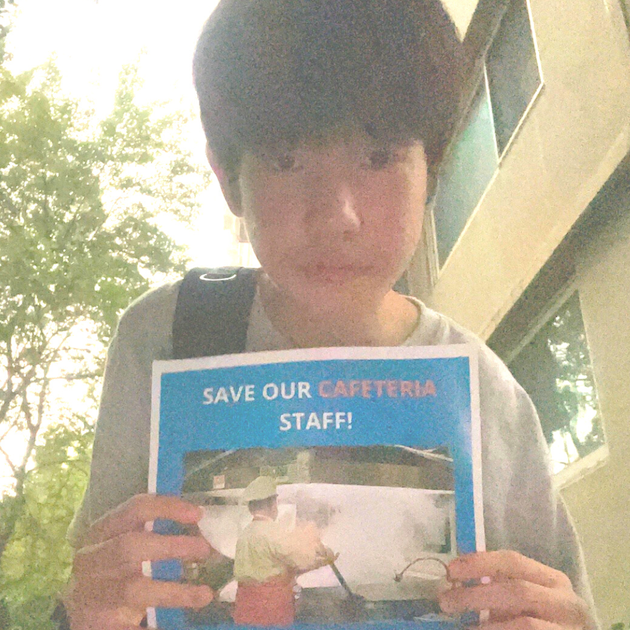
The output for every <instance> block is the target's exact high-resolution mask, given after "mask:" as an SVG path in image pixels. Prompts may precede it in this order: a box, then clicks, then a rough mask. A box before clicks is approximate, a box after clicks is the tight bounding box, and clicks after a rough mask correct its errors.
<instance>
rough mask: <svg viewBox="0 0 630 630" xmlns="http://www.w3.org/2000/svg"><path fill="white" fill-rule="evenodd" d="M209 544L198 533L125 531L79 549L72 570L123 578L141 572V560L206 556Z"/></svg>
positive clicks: (89, 574)
mask: <svg viewBox="0 0 630 630" xmlns="http://www.w3.org/2000/svg"><path fill="white" fill-rule="evenodd" d="M211 553H212V548H211V547H210V545H209V544H208V543H207V542H206V540H205V539H204V538H201V537H200V536H162V535H160V534H154V533H152V532H145V531H141V532H127V533H126V534H121V535H120V536H117V537H116V538H111V539H109V540H106V541H105V542H102V543H99V544H97V545H91V546H89V547H84V548H83V549H81V550H79V551H78V552H77V553H76V555H75V558H74V569H73V572H74V574H75V575H78V576H89V577H90V578H94V577H96V576H97V575H98V576H101V577H111V578H115V577H118V578H124V577H126V576H134V575H141V574H142V563H143V562H145V561H151V562H155V561H157V560H167V559H176V560H189V561H201V560H205V559H206V558H208V557H209V556H210V554H211Z"/></svg>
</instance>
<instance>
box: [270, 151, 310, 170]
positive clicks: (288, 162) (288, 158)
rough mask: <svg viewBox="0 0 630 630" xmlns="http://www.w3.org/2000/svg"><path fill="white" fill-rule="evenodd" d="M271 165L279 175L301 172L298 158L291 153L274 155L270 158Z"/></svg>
mask: <svg viewBox="0 0 630 630" xmlns="http://www.w3.org/2000/svg"><path fill="white" fill-rule="evenodd" d="M269 163H270V165H271V167H272V168H273V170H274V171H277V172H278V173H295V172H297V171H299V170H301V168H302V167H301V165H300V164H299V162H298V159H297V156H296V155H295V153H293V152H291V151H283V152H280V153H274V154H272V155H270V156H269Z"/></svg>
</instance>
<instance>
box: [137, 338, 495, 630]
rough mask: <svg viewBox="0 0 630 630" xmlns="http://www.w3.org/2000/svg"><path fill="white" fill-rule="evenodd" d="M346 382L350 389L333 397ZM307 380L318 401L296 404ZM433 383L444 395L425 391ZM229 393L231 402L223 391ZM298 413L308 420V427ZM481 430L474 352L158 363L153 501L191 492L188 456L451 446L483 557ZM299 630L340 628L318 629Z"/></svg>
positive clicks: (366, 352)
mask: <svg viewBox="0 0 630 630" xmlns="http://www.w3.org/2000/svg"><path fill="white" fill-rule="evenodd" d="M339 381H342V383H345V386H344V385H342V386H340V389H339V387H338V388H337V389H335V384H336V383H338V382H339ZM363 381H368V382H369V383H371V385H368V386H367V388H368V389H367V391H366V390H365V389H363V390H362V391H361V385H356V386H355V385H351V383H352V382H355V383H362V382H363ZM400 381H406V382H418V383H420V385H419V386H418V387H419V388H420V389H418V388H416V389H415V390H410V389H407V391H406V393H407V396H404V395H403V396H401V393H402V392H401V390H400V388H398V389H397V388H396V386H395V385H392V386H391V390H389V391H388V390H387V388H388V387H389V386H388V385H387V383H390V382H393V383H396V382H400ZM300 382H301V383H308V384H309V385H310V388H309V390H308V393H309V394H310V397H309V396H306V395H303V396H298V393H299V391H300V390H299V388H298V387H297V386H295V387H294V388H293V390H292V389H291V386H290V384H291V383H300ZM282 383H284V384H285V387H284V388H283V387H282ZM379 383H381V384H380V385H379ZM427 383H431V384H432V385H433V386H434V390H431V388H430V387H429V388H426V389H425V390H422V387H423V385H426V384H427ZM230 385H231V386H232V390H231V391H230V389H229V386H230ZM274 385H275V388H274V387H273V386H274ZM315 385H317V387H315ZM221 387H224V388H225V390H224V391H223V392H219V390H220V388H221ZM265 387H266V388H267V389H265ZM409 387H410V386H409ZM239 388H240V389H239ZM351 390H352V391H351ZM292 391H293V394H294V395H293V397H292V398H290V397H289V396H290V394H291V393H292ZM339 392H340V395H339V396H333V395H334V394H338V393H339ZM351 393H353V394H354V395H352V396H350V394H351ZM263 394H264V395H263ZM302 394H305V392H304V390H302ZM390 394H392V395H390ZM394 394H395V395H394ZM412 394H415V395H412ZM309 410H312V411H313V412H314V413H316V418H315V420H316V421H317V422H316V421H315V420H314V421H313V422H312V423H311V424H312V426H310V428H309V429H308V430H307V429H306V426H305V425H306V419H307V418H308V411H309ZM300 413H304V414H305V415H304V417H303V418H300V417H299V414H300ZM326 413H327V414H329V415H327V416H326V415H324V414H326ZM335 413H338V414H341V416H340V417H339V416H335ZM343 414H345V416H344V415H343ZM252 416H253V417H252ZM349 416H350V417H349ZM383 418H385V420H383ZM335 419H336V420H337V422H335ZM298 420H299V422H298ZM480 422H481V420H480V413H479V382H478V364H477V354H476V349H475V347H474V346H472V345H456V346H430V347H396V348H320V349H309V350H288V351H277V352H264V353H251V354H239V355H228V356H221V357H211V358H202V359H185V360H179V361H157V362H155V363H154V367H153V392H152V418H151V445H150V453H151V454H150V465H149V492H153V493H158V494H175V495H179V494H181V492H182V487H183V477H184V472H183V470H184V466H183V458H184V456H185V454H186V453H189V452H191V451H198V450H213V449H226V450H227V449H244V448H256V447H264V448H283V447H296V446H302V447H310V446H371V445H380V444H392V445H397V446H398V445H401V446H407V447H415V448H426V449H428V448H435V447H436V446H440V447H446V448H448V450H449V452H450V454H451V456H452V457H453V462H454V478H455V501H456V511H457V547H458V551H459V552H460V553H469V552H472V551H483V550H485V534H484V525H483V507H482V487H481V446H480V435H481V427H480ZM318 423H319V424H318ZM289 424H290V425H291V426H290V428H287V426H288V425H289ZM324 425H326V426H325V428H324ZM298 426H299V428H298ZM159 527H160V524H158V525H157V528H158V531H160V530H159ZM162 527H164V526H163V525H162ZM163 531H168V527H166V529H164V530H163ZM147 574H150V575H152V576H153V577H154V578H155V579H179V578H180V577H181V567H180V566H179V563H176V562H167V563H154V564H153V565H152V566H151V567H150V569H148V570H147ZM148 619H149V624H150V625H149V627H159V628H161V629H162V630H170V629H173V630H174V629H177V630H193V629H194V630H206V629H210V628H213V629H217V630H223V629H225V630H227V629H228V628H235V627H236V626H234V625H227V624H225V625H223V624H220V625H212V626H200V625H194V626H193V625H190V624H189V623H188V621H187V619H186V615H185V613H184V611H183V610H180V609H170V610H167V609H158V610H154V609H150V610H149V615H148ZM349 625H352V626H356V627H357V628H358V627H359V626H362V625H364V624H361V623H353V624H349ZM369 625H370V627H371V628H379V629H380V628H383V629H384V628H393V627H397V628H399V627H400V628H402V627H406V626H407V625H409V626H410V627H413V628H414V629H418V628H424V627H426V628H431V629H436V630H441V629H442V628H444V629H446V628H453V627H455V626H457V625H458V622H457V620H445V619H443V618H441V617H440V618H436V619H434V620H432V621H430V622H429V621H423V622H405V621H401V620H395V621H391V622H370V624H369ZM291 627H292V628H295V629H296V630H299V629H302V628H303V629H304V630H319V629H320V628H322V629H323V628H331V630H333V629H334V630H339V628H340V626H339V625H331V624H310V623H309V624H294V625H293V626H291Z"/></svg>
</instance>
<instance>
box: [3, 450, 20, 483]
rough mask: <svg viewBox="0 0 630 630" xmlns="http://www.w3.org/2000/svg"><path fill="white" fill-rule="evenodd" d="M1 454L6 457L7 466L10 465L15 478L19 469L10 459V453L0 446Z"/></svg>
mask: <svg viewBox="0 0 630 630" xmlns="http://www.w3.org/2000/svg"><path fill="white" fill-rule="evenodd" d="M0 454H2V455H3V456H4V459H6V461H7V464H9V468H10V469H11V472H12V473H13V476H14V477H15V476H16V474H17V471H18V467H17V466H16V465H15V464H14V463H13V462H12V461H11V458H10V457H9V455H8V453H7V452H6V451H5V450H4V449H3V448H2V447H1V446H0Z"/></svg>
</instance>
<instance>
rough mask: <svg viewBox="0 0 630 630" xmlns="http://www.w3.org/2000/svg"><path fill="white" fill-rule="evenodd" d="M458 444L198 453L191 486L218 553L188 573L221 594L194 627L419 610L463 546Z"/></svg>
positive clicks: (431, 605)
mask: <svg viewBox="0 0 630 630" xmlns="http://www.w3.org/2000/svg"><path fill="white" fill-rule="evenodd" d="M453 490H454V477H453V465H452V459H451V457H450V455H449V452H448V449H447V448H445V447H436V448H433V449H420V448H412V447H409V446H399V445H386V444H384V445H375V446H335V447H329V446H318V447H295V448H277V449H268V448H247V449H235V450H204V451H193V452H189V453H187V454H186V455H185V457H184V483H183V492H184V496H185V497H186V498H188V499H189V500H192V501H194V502H195V503H197V504H199V505H201V506H203V509H204V517H203V518H202V520H201V521H200V523H199V529H200V531H201V533H202V535H203V536H204V537H205V538H206V539H207V540H208V542H209V543H210V544H211V546H212V547H213V549H214V550H215V551H216V553H215V554H213V555H212V556H211V558H210V559H209V560H208V561H207V562H206V563H205V564H192V563H190V564H186V565H185V566H184V569H183V573H184V578H185V579H186V580H188V581H190V582H194V583H200V584H208V585H210V586H211V587H212V588H213V589H214V590H215V592H216V593H217V596H216V597H215V600H214V601H213V602H212V603H211V604H210V605H209V606H208V607H206V608H205V609H203V610H201V611H196V612H188V613H187V615H186V617H187V622H188V623H189V624H190V625H192V626H208V625H210V626H211V625H215V624H217V625H218V624H221V625H223V624H230V623H236V624H238V625H255V626H278V625H291V624H293V623H316V624H328V623H340V624H342V623H348V622H370V621H396V620H407V621H414V620H416V621H418V620H421V619H422V618H423V617H425V616H427V615H429V616H430V615H432V614H435V613H438V612H439V606H438V605H437V593H438V590H439V588H440V587H441V586H443V585H444V582H445V577H446V570H445V564H446V563H448V562H449V561H450V560H451V559H452V558H453V557H455V555H456V544H455V531H456V523H455V500H454V491H453Z"/></svg>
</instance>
